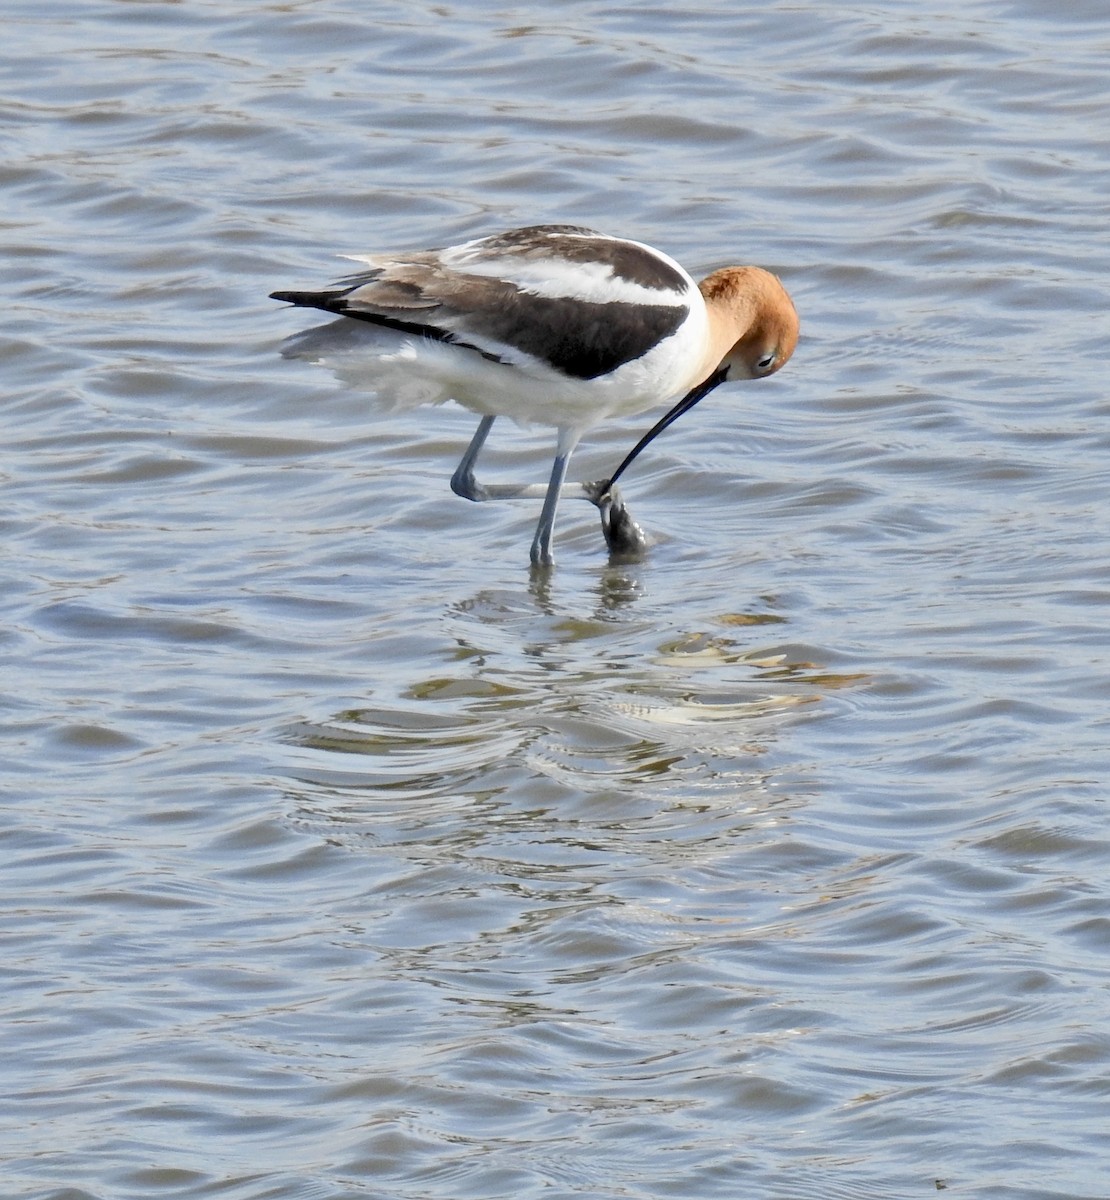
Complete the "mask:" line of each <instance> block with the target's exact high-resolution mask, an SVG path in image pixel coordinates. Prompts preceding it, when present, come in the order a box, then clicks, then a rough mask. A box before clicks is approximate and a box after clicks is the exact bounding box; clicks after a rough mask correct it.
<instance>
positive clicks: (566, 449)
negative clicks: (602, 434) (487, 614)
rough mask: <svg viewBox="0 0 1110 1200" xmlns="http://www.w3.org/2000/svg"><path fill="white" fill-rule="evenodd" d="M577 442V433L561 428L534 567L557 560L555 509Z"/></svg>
mask: <svg viewBox="0 0 1110 1200" xmlns="http://www.w3.org/2000/svg"><path fill="white" fill-rule="evenodd" d="M577 442H578V436H577V434H573V433H571V432H570V431H569V430H566V429H560V430H559V446H558V449H557V451H556V454H555V461H554V462H553V463H552V464H551V480H550V482H549V483H548V485H547V495H546V496H544V498H543V508H542V509H541V510H540V521H539V524H538V525H537V526H536V536H535V537H534V538H533V539H532V552H531V559H532V566H534V567H550V566H551V565H552V564H553V563H554V562H555V556H554V555H553V554H552V553H551V536H552V533H553V532H554V529H555V510H556V509H557V508H558V507H559V493H560V492H561V491H562V490H563V482H564V480H565V479H566V477H567V464H568V463H569V462H570V456H571V453H572V452H573V450H574V447H575V445H576V444H577Z"/></svg>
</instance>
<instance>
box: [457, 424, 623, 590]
mask: <svg viewBox="0 0 1110 1200" xmlns="http://www.w3.org/2000/svg"><path fill="white" fill-rule="evenodd" d="M493 422H494V418H493V417H492V416H485V417H483V418H482V419H481V420H480V421H479V422H478V428H477V429H476V430H475V431H474V436H473V437H472V438H471V439H470V445H469V446H467V448H466V452H465V453H464V454H463V456H462V458H461V460H460V461H459V465H458V466H457V467H456V468H455V473H454V475H452V476H451V490H452V491H453V492H454V493H455V494H456V495H457V496H462V497H463V498H464V499H466V500H478V501H481V500H533V499H539V498H540V497H542V498H543V509H542V510H541V512H540V520H539V524H538V525H537V526H536V536H535V537H534V538H533V539H532V551H531V558H532V563H533V565H534V566H539V567H546V566H550V565H551V564H552V563H553V562H554V561H555V559H554V556H553V555H552V553H551V540H552V535H553V532H554V528H555V510H556V509H557V508H558V505H559V497H560V496H561V495H565V496H568V497H570V498H571V499H573V500H588V501H589V502H590V503H591V504H593V505H594V506H595V507H596V508H597V509H598V511H599V512H600V513H601V531H602V533H603V534H604V535H605V543H606V545H607V546H608V547H609V550H610V553H613V554H637V553H639V552H640V551H641V550H644V549H645V548H646V547H647V538H646V536H645V535H644V531H643V530H642V529H641V528H640V527H639V525H637V524H636V522H635V521H633V520H632V517H631V516H630V515H629V512H628V510H627V509H626V508H625V506H624V500H623V499H622V497H621V494H620V491H619V490H618V489H617V488H616V486H614V485H612V484H610V482H609V480H607V479H604V480H598V481H596V482H593V483H566V482H565V481H566V474H567V464H568V463H569V462H570V456H571V453H572V452H573V450H574V447H575V446H576V445H577V443H578V436H577V434H575V433H572V432H570V431H569V430H564V429H560V430H559V446H558V452H557V453H556V455H555V461H554V463H553V464H552V467H551V479H550V481H549V482H548V484H547V485H546V487H545V486H544V485H543V484H539V483H489V484H483V483H479V482H478V480H477V479H476V478H475V477H474V464H475V463H476V462H477V461H478V455H479V454H481V452H482V447H483V446H484V445H485V444H486V438H487V437H488V436H489V431H490V429H491V428H492V427H493Z"/></svg>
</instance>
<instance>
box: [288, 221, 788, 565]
mask: <svg viewBox="0 0 1110 1200" xmlns="http://www.w3.org/2000/svg"><path fill="white" fill-rule="evenodd" d="M350 257H352V258H354V260H355V261H356V262H361V263H365V264H367V265H368V266H369V268H370V269H369V270H368V271H365V272H362V273H360V274H358V275H354V276H351V277H350V278H347V279H343V280H341V281H340V282H339V283H336V284H334V285H333V286H331V287H329V288H327V289H326V290H324V291H319V292H300V291H282V292H273V293H272V297H273V299H275V300H285V301H288V302H289V303H291V304H296V305H299V306H301V307H306V308H319V309H323V310H324V311H325V312H329V313H335V314H338V315H339V316H340V317H341V319H340V320H339V321H335V322H332V323H330V324H328V325H325V326H321V327H317V328H315V329H310V330H307V331H305V332H303V333H301V334H297V335H295V336H294V337H292V338H290V339H289V340H288V341H287V343H286V347H285V349H284V353H285V355H286V356H287V357H297V358H307V359H310V360H312V361H314V362H321V363H324V364H326V365H328V366H331V367H332V368H333V369H335V370H336V371H337V373H338V374H339V375H340V376H341V377H342V378H344V379H346V380H347V381H348V382H351V383H353V384H356V385H358V386H360V387H368V388H370V389H372V390H374V391H377V392H380V393H381V394H382V395H383V396H385V397H387V398H389V399H390V400H392V401H393V402H394V403H396V404H397V405H398V406H400V407H409V406H414V405H417V404H440V403H442V402H443V401H445V400H448V399H452V400H455V401H457V402H458V403H459V404H461V405H463V406H464V407H466V408H469V409H471V410H472V411H473V412H476V413H479V414H480V415H481V420H480V421H479V423H478V429H477V431H476V432H475V434H474V437H473V439H472V440H471V442H470V445H469V446H468V447H467V449H466V453H465V454H464V455H463V456H462V460H461V462H460V463H459V465H458V468H457V469H456V471H455V473H454V475H453V476H452V478H451V487H452V489H453V490H454V491H455V492H456V493H457V494H458V495H460V496H463V497H465V498H466V499H468V500H495V499H519V498H524V497H540V496H542V497H543V508H542V511H541V513H540V520H539V525H538V526H537V527H536V535H535V537H534V538H533V540H532V551H531V558H532V562H533V564H535V565H537V566H546V565H549V564H550V563H552V562H553V561H554V560H553V558H552V554H551V537H552V528H553V525H554V520H555V509H556V506H557V504H558V501H559V496H560V493H564V492H565V494H568V495H574V496H579V497H582V498H584V499H588V500H590V501H591V502H592V503H594V504H596V505H597V506H598V507H599V508H600V509H601V512H602V524H603V528H604V530H605V536H606V539H607V541H608V542H609V545H610V547H611V548H613V549H620V548H622V547H623V548H628V547H634V546H637V545H641V544H642V535H641V534H640V531H639V529H638V527H636V526H635V525H633V524H632V523H631V520H630V518H628V516H627V513H626V512H625V510H624V507H623V504H622V503H621V501H620V499H619V495H618V494H617V492H616V491H615V489H614V488H613V486H612V485H613V484H614V483H615V481H616V478H617V476H619V475H620V474H621V473H622V472H623V471H624V470H625V468H626V467H627V466H628V464H629V463H630V462H631V461H632V459H633V458H635V456H636V455H637V454H639V452H640V451H641V450H642V449H643V447H644V446H646V445H647V443H648V442H649V441H650V440H651V439H652V438H653V437H654V436H655V435H656V434H657V433H658V432H659V431H660V430H662V429H664V428H666V426H667V425H669V424H670V423H671V422H672V421H673V420H675V419H676V418H677V417H679V416H681V415H682V413H684V412H686V411H687V410H688V409H690V408H692V407H693V405H694V404H696V403H697V402H698V401H699V400H700V399H701V398H702V397H703V396H705V395H706V394H707V393H708V392H710V391H711V390H712V389H713V388H714V387H716V386H717V384H719V383H722V382H724V381H725V380H726V379H761V378H763V377H764V376H765V375H771V374H773V373H774V372H775V371H777V370H778V369H779V368H780V367H781V366H782V365H783V364H784V363H785V362H786V360H787V359H788V358H789V357H790V355H791V354H792V353H793V351H794V346H795V344H796V343H797V340H798V316H797V313H796V312H795V310H794V305H793V303H792V302H791V299H790V297H789V295H788V294H787V292H786V289H785V288H784V287H783V286H782V284H781V283H780V281H779V280H778V279H777V278H776V277H775V276H774V275H772V274H770V272H768V271H764V270H762V269H761V268H760V267H724V268H722V269H721V270H719V271H714V272H713V274H711V275H709V276H708V277H707V278H705V279H703V280H702V281H701V283H697V284H696V283H695V282H694V280H693V279H692V278H691V277H690V276H689V275H688V274H687V273H686V271H684V270H683V269H682V267H680V266H679V265H678V263H676V262H675V261H674V260H673V259H672V258H669V257H668V256H667V255H666V254H663V253H662V252H661V251H659V250H654V249H652V248H651V247H650V246H646V245H643V244H642V243H640V242H633V241H629V240H628V239H626V238H617V237H609V236H607V235H605V234H602V233H597V232H595V231H594V230H592V229H582V228H579V227H578V226H573V225H534V226H529V227H527V228H524V229H510V230H508V231H507V232H505V233H498V234H494V235H493V236H491V237H484V238H479V239H477V240H476V241H471V242H464V243H463V244H462V245H458V246H449V247H448V248H447V249H444V250H417V251H413V252H410V253H402V254H388V255H366V256H362V255H357V256H350ZM352 317H353V318H356V319H355V320H350V319H348V318H352ZM679 394H683V398H682V399H681V400H680V401H679V402H678V404H676V405H675V406H674V407H673V408H671V409H670V411H669V412H668V413H667V414H666V415H665V416H664V417H663V419H662V420H661V421H659V422H658V423H657V424H656V425H655V426H654V427H653V428H652V429H651V430H650V431H649V432H648V433H647V434H646V435H645V436H644V437H643V438H642V439H641V440H640V442H639V443H638V444H637V445H636V447H635V448H634V449H633V450H632V452H631V453H630V454H629V455H628V457H627V458H626V459H625V460H624V462H623V463H621V465H620V467H618V469H617V470H616V471H615V472H614V474H613V476H612V478H611V479H609V480H604V481H600V482H597V483H585V484H574V485H566V486H564V481H565V479H566V472H567V463H568V461H569V459H570V456H571V453H572V452H573V450H574V448H575V446H576V445H577V443H578V441H579V439H580V438H581V436H582V434H583V433H584V432H585V430H587V429H589V428H591V427H592V426H594V425H597V424H599V423H600V422H602V421H604V420H606V419H607V418H609V417H620V416H628V415H631V414H634V413H639V412H643V411H645V410H646V409H649V408H653V407H655V406H656V405H657V404H660V403H662V402H663V401H665V400H667V399H668V398H671V397H674V396H677V395H679ZM499 416H508V417H512V418H513V419H514V420H516V421H521V422H536V423H539V424H543V425H554V426H555V428H556V431H557V444H556V453H555V462H554V465H553V467H552V470H551V478H550V481H549V483H548V484H547V486H546V487H544V486H542V485H539V484H504V483H502V484H486V485H483V484H481V483H479V482H478V481H477V480H476V479H475V477H474V465H475V463H476V462H477V459H478V455H479V454H480V452H481V450H482V447H483V445H484V444H485V441H486V438H487V436H488V435H489V431H490V428H491V427H492V425H493V422H494V419H495V418H496V417H499Z"/></svg>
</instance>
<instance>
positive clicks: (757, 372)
mask: <svg viewBox="0 0 1110 1200" xmlns="http://www.w3.org/2000/svg"><path fill="white" fill-rule="evenodd" d="M698 288H699V290H700V291H701V294H702V296H703V297H704V298H705V304H706V308H707V309H708V311H709V319H710V330H711V338H712V340H713V343H714V346H715V349H716V350H719V351H721V356H720V358H719V359H718V360H717V362H718V364H719V365H720V366H722V367H726V368H727V369H728V378H729V379H762V378H763V377H764V376H765V375H773V374H774V373H775V372H776V371H777V370H778V369H779V367H781V366H783V365H784V364H785V363H786V362H787V360H788V359H789V358H790V356H791V355H792V354H793V353H794V347H795V346H796V345H797V344H798V312H797V310H796V309H795V307H794V302H793V300H791V299H790V294H789V293H788V292H787V290H786V288H784V287H783V286H782V281H781V280H780V279H779V278H778V276H777V275H772V274H771V272H770V271H764V270H763V268H762V267H722V268H721V270H719V271H714V272H713V274H712V275H708V276H706V278H705V279H703V280H702V281H701V283H699V284H698Z"/></svg>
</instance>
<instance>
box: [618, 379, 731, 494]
mask: <svg viewBox="0 0 1110 1200" xmlns="http://www.w3.org/2000/svg"><path fill="white" fill-rule="evenodd" d="M727 375H728V368H727V367H721V368H719V369H718V370H716V371H714V372H713V374H712V375H710V376H709V378H708V379H706V380H705V381H704V382H702V383H699V384H698V386H697V387H696V388H693V389H692V390H691V391H689V392H687V393H686V395H685V396H683V397H682V399H681V400H680V401H679V402H678V403H677V404H676V405H675V406H674V408H672V409H670V410H669V411H668V412H667V413H666V414H665V415H664V416H662V417H660V419H659V420H658V421H656V422H655V424H654V425H653V426H652V427H651V428H650V429H649V430H648V431H647V433H645V434H644V436H643V437H642V438H640V440H639V441H638V442H637V443H636V445H635V446H633V447H632V449H631V450H629V452H628V453H627V454H626V455H625V456H624V461H623V462H622V463H621V465H620V466H619V467H617V469H616V470H615V471H614V472H613V474H612V475H610V477H609V481H608V483H607V484H605V485H604V486H601V485H594V486H597V487H598V488H599V490H600V493H601V494H604V493H605V492H607V491H608V490H609V489H610V488H611V487H612V486H613V484H614V483H616V482H617V480H618V479H619V478H620V477H621V475H623V474H624V472H625V470H626V469H627V468H628V466H629V465H630V464H631V462H632V460H633V459H635V458H636V457H637V456H638V455H639V453H640V451H641V450H642V449H643V448H644V447H645V446H646V445H647V444H648V442H650V441H652V440H653V439H654V438H655V437H656V436H657V435H658V434H660V433H662V432H663V430H664V429H666V428H667V426H668V425H671V424H673V423H674V422H675V421H677V420H678V418H679V417H681V416H682V414H683V413H686V412H689V411H690V409H692V408H693V407H694V405H695V404H697V403H698V401H699V400H704V399H705V397H706V396H708V395H709V393H710V392H711V391H712V390H713V389H714V388H715V387H716V386H717V384H719V383H724V381H725V378H726V377H727Z"/></svg>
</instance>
